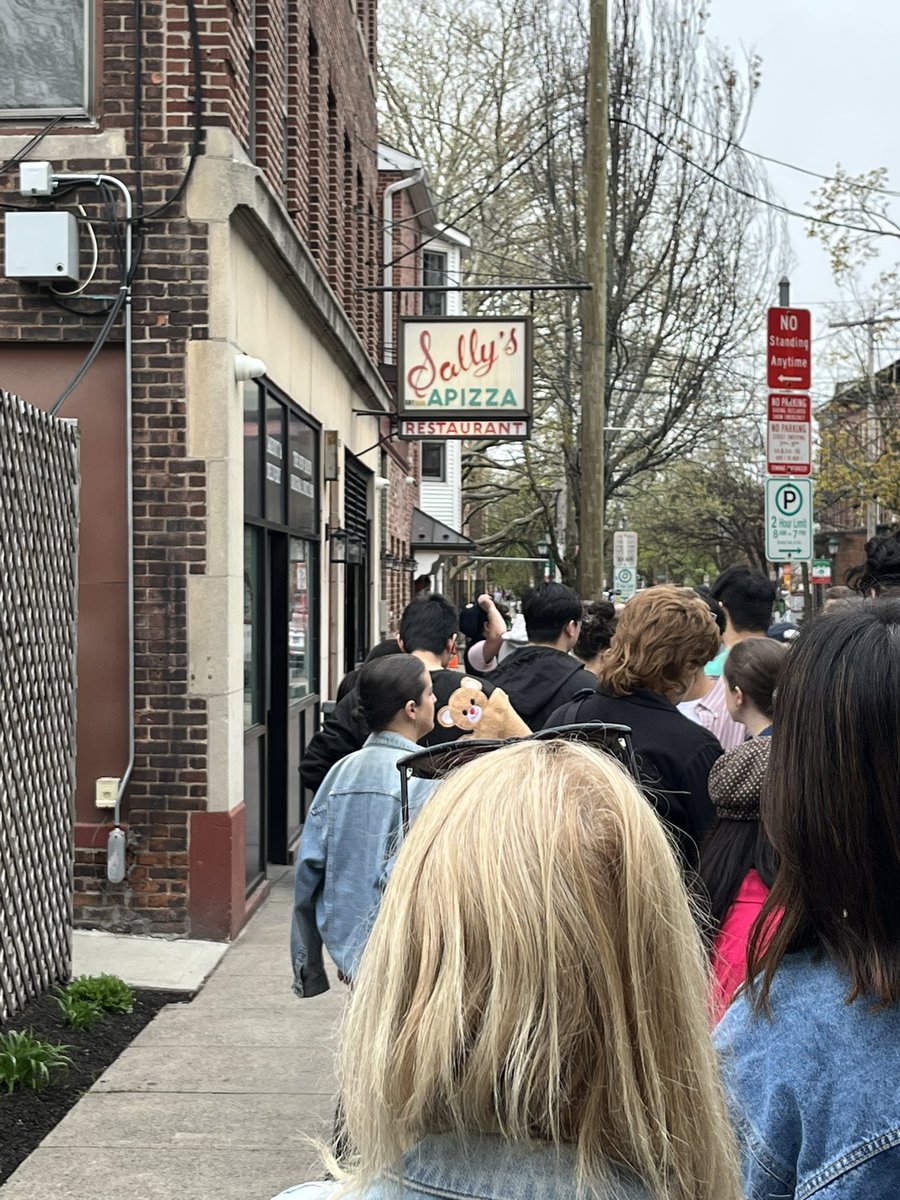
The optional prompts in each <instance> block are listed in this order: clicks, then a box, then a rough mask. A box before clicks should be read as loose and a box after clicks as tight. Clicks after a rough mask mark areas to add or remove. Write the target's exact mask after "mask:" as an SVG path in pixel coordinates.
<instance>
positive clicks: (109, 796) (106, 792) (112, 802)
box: [94, 775, 119, 808]
mask: <svg viewBox="0 0 900 1200" xmlns="http://www.w3.org/2000/svg"><path fill="white" fill-rule="evenodd" d="M95 789H96V790H95V794H94V804H95V805H96V806H97V808H115V807H116V793H117V792H118V790H119V781H118V779H116V778H115V777H114V776H111V775H104V776H103V777H101V778H100V779H98V780H97V782H96V784H95Z"/></svg>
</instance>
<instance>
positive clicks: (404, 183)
mask: <svg viewBox="0 0 900 1200" xmlns="http://www.w3.org/2000/svg"><path fill="white" fill-rule="evenodd" d="M424 178H425V168H424V167H419V169H418V170H417V171H416V172H414V173H413V174H412V175H407V176H406V178H405V179H398V180H397V181H396V182H395V183H390V184H388V186H387V187H386V188H385V189H384V195H383V196H382V198H381V217H382V225H383V229H382V234H381V239H382V242H381V256H382V260H383V262H384V267H383V268H382V273H381V282H382V284H383V285H384V287H385V288H390V287H393V285H394V266H393V258H394V196H396V194H397V193H398V192H404V191H406V189H407V188H411V187H413V186H414V185H415V184H417V183H421V182H422V180H423V179H424ZM393 334H394V298H393V293H391V292H389V291H386V292H385V293H384V309H383V311H382V320H381V340H382V362H385V363H395V362H396V361H397V355H396V351H395V347H394V342H393Z"/></svg>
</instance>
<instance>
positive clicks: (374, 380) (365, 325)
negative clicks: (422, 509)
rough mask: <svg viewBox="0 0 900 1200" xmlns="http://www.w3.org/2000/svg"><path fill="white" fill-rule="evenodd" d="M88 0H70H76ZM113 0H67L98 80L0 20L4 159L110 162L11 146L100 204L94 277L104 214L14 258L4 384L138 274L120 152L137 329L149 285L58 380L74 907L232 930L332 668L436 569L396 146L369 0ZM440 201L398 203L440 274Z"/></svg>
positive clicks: (75, 339) (343, 663)
mask: <svg viewBox="0 0 900 1200" xmlns="http://www.w3.org/2000/svg"><path fill="white" fill-rule="evenodd" d="M2 2H3V0H0V4H2ZM81 7H82V5H81V0H79V2H78V3H77V4H73V3H70V0H60V6H59V14H60V15H59V20H60V22H62V21H63V19H64V17H65V15H66V13H68V12H69V10H70V9H71V10H72V13H74V12H75V11H76V10H78V11H80V10H81ZM88 10H89V15H90V20H88V21H87V22H86V23H85V25H84V26H83V28H82V27H80V26H78V25H77V22H75V19H74V17H73V18H72V20H73V24H72V30H73V31H74V36H75V37H76V39H77V37H78V36H81V35H79V34H78V29H79V28H82V34H83V37H84V42H83V50H84V63H85V64H86V65H85V66H84V68H83V71H84V80H83V87H84V95H85V102H84V103H83V105H82V109H81V110H79V106H78V99H77V95H76V94H75V93H76V92H77V88H75V86H74V84H73V72H77V70H79V69H81V68H79V63H80V61H81V60H80V59H79V57H78V55H77V54H75V55H74V57H73V58H72V60H71V62H68V63H67V64H64V65H65V66H66V69H67V70H68V71H69V74H68V75H66V74H65V72H64V71H63V70H62V68H60V71H61V74H60V78H59V79H56V78H54V79H53V80H50V81H46V80H44V81H42V83H43V84H46V86H43V85H42V87H41V88H38V89H37V90H36V91H35V92H34V94H32V93H31V92H29V91H28V88H27V87H26V85H25V84H24V83H22V82H21V81H22V80H26V81H27V80H29V79H32V78H33V77H34V72H35V71H38V72H39V71H40V70H42V69H45V67H44V66H42V63H43V60H38V59H35V61H34V62H30V61H29V55H30V53H31V50H30V45H31V43H30V42H29V37H30V36H31V35H32V34H33V35H34V36H37V33H38V32H39V31H37V30H32V31H30V33H29V30H27V29H24V30H23V36H22V38H21V39H20V42H19V44H18V45H16V46H12V47H7V49H6V51H3V50H0V66H4V67H6V68H8V67H9V66H10V59H11V56H14V55H19V56H20V59H21V61H20V62H18V67H19V68H21V69H19V70H17V72H13V73H12V75H10V72H9V70H6V72H5V80H6V81H5V83H4V84H3V87H2V92H0V162H3V163H6V162H7V160H10V159H13V158H15V157H16V156H21V157H22V158H24V159H27V160H33V161H36V160H47V161H49V162H50V163H51V164H52V169H53V171H54V172H55V173H56V174H58V175H63V176H66V175H79V176H87V177H89V178H87V179H82V180H81V181H76V180H70V181H69V182H62V183H61V184H60V186H59V187H58V190H57V191H56V193H55V194H54V195H52V196H47V197H36V198H33V199H32V198H28V197H23V196H22V195H20V194H19V192H18V188H17V164H16V163H11V164H10V165H9V166H8V167H7V169H6V170H5V171H4V172H3V174H2V175H0V202H2V204H3V205H4V207H6V208H7V211H11V209H12V208H13V207H18V208H23V209H26V210H28V211H41V212H42V211H57V212H58V211H71V212H73V213H75V214H76V215H77V219H78V226H79V231H80V242H81V263H82V273H81V279H82V281H84V280H85V278H86V277H87V273H88V272H87V264H89V263H90V261H91V255H92V244H93V243H92V239H94V238H95V239H96V246H97V255H96V258H97V262H96V269H95V270H94V271H93V273H92V274H91V276H90V279H89V281H88V282H87V285H86V286H85V287H84V288H83V290H81V291H80V292H79V293H78V294H77V295H76V294H74V292H73V293H72V294H71V295H70V296H69V297H68V298H67V297H65V296H64V295H55V294H53V293H52V292H51V291H50V288H49V286H48V284H46V283H38V282H34V281H25V280H21V279H11V278H0V319H2V327H0V386H3V387H4V388H7V389H8V390H10V391H14V392H18V393H19V394H20V395H22V396H23V398H25V399H26V400H28V401H30V402H31V403H33V404H36V405H38V406H41V407H50V406H52V405H53V404H54V402H55V401H56V400H57V399H58V398H59V397H60V396H61V395H62V393H63V390H64V389H65V388H66V386H67V385H68V384H69V382H70V381H71V380H72V379H73V377H74V376H75V373H76V371H77V370H78V368H79V366H80V364H81V363H82V362H83V360H84V358H85V355H86V354H87V352H88V350H89V348H90V347H91V346H92V345H93V344H94V343H95V341H96V340H97V339H98V335H99V334H100V332H101V330H102V328H103V327H104V322H105V321H106V319H107V317H108V315H109V310H110V308H111V306H112V305H113V304H114V303H115V302H116V298H117V297H118V296H119V294H120V293H122V294H124V293H125V292H126V291H128V286H127V285H128V282H129V281H128V280H127V279H126V276H127V275H128V272H127V269H126V264H125V256H126V253H127V240H128V239H127V233H128V228H129V227H128V225H127V223H126V221H125V214H124V208H123V203H122V199H121V197H120V189H119V184H121V185H124V187H125V188H126V189H127V191H128V193H129V194H130V196H131V199H132V201H133V204H134V214H135V217H134V220H133V221H132V223H131V225H130V230H131V233H132V235H133V259H134V263H135V266H134V269H133V274H132V278H131V279H130V290H131V292H132V294H133V316H132V320H131V330H132V336H131V338H130V339H128V338H127V337H126V326H127V321H126V312H127V310H123V311H122V312H120V313H119V314H118V316H117V318H116V320H115V322H114V324H113V325H112V331H111V333H110V334H109V336H108V338H107V339H106V342H105V345H104V347H103V349H102V351H101V352H100V353H99V355H98V357H97V358H96V361H95V362H94V364H93V366H92V367H91V368H90V370H89V371H88V373H87V375H86V377H85V378H84V379H83V381H82V382H81V383H80V384H79V386H78V387H76V388H75V389H74V391H73V392H72V394H71V397H70V398H68V399H67V400H66V402H65V404H64V406H63V407H62V408H61V409H60V413H61V415H63V416H68V417H73V418H77V419H78V420H79V422H80V425H81V431H82V513H81V519H82V529H81V562H80V587H79V659H78V674H79V692H78V754H77V764H76V767H77V786H76V800H75V804H76V839H75V840H76V850H75V855H76V864H75V889H76V891H75V916H76V921H78V922H79V923H81V924H85V925H89V926H97V927H105V928H112V929H117V930H122V931H130V932H136V933H165V934H188V933H191V934H193V935H194V936H212V937H229V936H233V935H234V933H235V932H236V931H237V930H238V929H239V928H240V926H241V924H242V923H243V922H244V920H245V919H246V916H247V914H248V912H249V911H252V907H253V905H254V903H255V902H256V901H257V899H258V898H259V897H261V895H262V894H263V892H264V880H265V868H266V863H267V862H284V861H287V857H288V854H289V850H290V846H291V845H292V843H293V841H294V840H295V839H296V836H297V834H298V831H299V827H300V824H301V822H302V818H303V815H304V812H305V807H306V804H307V803H308V797H304V796H303V795H302V794H301V792H300V784H299V777H298V775H297V769H296V768H297V764H298V761H299V756H300V754H301V753H302V750H303V746H304V744H305V742H306V741H307V740H308V739H309V737H310V736H311V734H312V732H313V731H314V730H315V728H316V726H317V723H318V720H319V708H320V702H321V700H322V699H323V698H326V697H329V696H332V695H333V694H334V688H335V687H336V684H337V682H338V680H339V679H340V677H341V675H342V674H343V673H344V670H345V669H347V668H348V667H349V666H352V665H353V664H354V663H355V662H356V661H358V659H359V658H360V657H361V655H362V654H363V653H365V649H366V648H367V647H368V645H370V644H371V643H372V642H374V641H375V640H377V638H378V637H379V636H380V634H381V633H382V632H384V631H385V630H386V629H388V628H391V627H392V626H395V624H396V618H397V615H398V613H399V611H400V609H401V608H402V606H403V604H404V603H405V601H406V599H407V598H408V596H409V594H410V589H411V580H412V572H411V567H410V561H411V551H410V544H409V528H410V519H411V513H412V508H413V506H414V504H415V502H416V496H417V486H418V485H417V480H418V465H417V456H416V451H415V447H414V446H410V445H408V444H407V445H405V446H404V445H398V444H397V443H395V442H393V441H391V439H390V438H389V436H388V435H389V432H390V425H389V420H388V416H387V414H388V413H389V411H390V408H391V402H392V401H391V393H390V389H389V387H388V385H387V384H386V383H385V379H384V377H383V375H382V374H381V372H380V371H379V369H378V368H379V364H380V363H382V362H384V361H385V358H386V357H387V360H388V365H389V360H390V354H388V355H387V356H385V352H384V347H383V344H382V343H383V329H384V325H383V320H382V312H381V301H380V298H379V297H378V296H377V295H376V294H374V293H372V292H371V291H363V290H361V289H362V288H364V287H366V286H371V285H373V284H377V283H380V282H382V268H383V246H382V245H381V244H380V243H381V235H382V216H381V213H382V204H383V198H384V193H385V188H386V187H387V186H389V184H390V183H391V182H393V181H395V180H394V179H393V177H392V176H391V175H390V173H388V174H387V175H385V174H384V173H383V172H382V174H381V176H379V163H378V152H377V140H376V138H377V131H376V119H375V76H374V70H375V19H376V13H375V0H355V2H351V3H349V4H338V5H336V4H334V3H331V2H329V0H301V2H299V3H298V2H295V0H255V2H254V0H231V2H230V3H202V2H200V0H197V2H196V3H190V2H188V3H175V2H170V0H147V2H145V3H142V4H141V5H140V6H139V7H138V10H137V13H138V15H139V18H140V19H139V23H138V26H137V27H136V24H135V15H136V9H135V6H134V4H133V3H131V2H130V0H128V2H126V0H94V2H93V3H92V4H91V3H89V4H88ZM4 54H5V55H6V59H4ZM10 80H12V82H10ZM17 81H18V82H17ZM198 83H199V87H198ZM19 86H21V88H22V89H23V91H22V94H21V95H20V94H17V91H16V88H17V87H19ZM67 89H68V91H67ZM48 98H49V100H48ZM99 175H102V176H109V177H111V178H112V180H113V182H111V183H109V184H108V185H102V186H101V185H100V183H99V182H98V179H97V176H99ZM415 203H416V200H415V198H414V197H412V196H410V195H407V194H405V193H404V191H403V190H400V191H398V193H397V195H396V198H395V200H394V203H393V205H392V208H391V211H392V214H393V220H395V221H397V222H399V224H398V225H397V227H396V233H395V238H394V244H395V246H396V250H397V253H398V254H400V253H406V252H407V251H410V253H408V255H407V257H406V258H405V259H404V262H403V265H402V266H401V265H400V264H398V266H397V267H396V268H395V281H396V282H401V281H403V280H409V281H411V282H418V281H419V278H420V276H419V271H420V269H421V264H420V260H419V259H420V256H418V255H417V253H416V252H415V250H414V245H415V238H416V236H417V230H418V221H417V220H415V219H414V220H408V218H409V217H411V215H412V213H413V212H414V211H415V209H414V207H413V206H414V205H415ZM66 290H70V291H71V289H70V288H67V287H66V286H65V285H61V286H60V287H59V288H58V291H60V292H64V291H66ZM400 303H401V305H402V306H404V307H406V306H411V307H410V308H409V311H415V305H416V303H417V298H416V297H414V296H412V297H407V298H404V299H403V300H402V301H400ZM244 356H247V357H244ZM129 359H130V362H129ZM252 360H259V362H258V363H254V362H253V361H252ZM260 366H261V367H262V370H263V373H262V374H261V375H260V374H259V367H260ZM248 374H249V377H248ZM129 404H130V406H131V432H132V437H133V452H132V455H131V464H132V468H133V503H132V504H131V505H129V497H128V490H127V489H128V472H127V469H126V467H127V450H126V448H127V444H128V443H127V439H126V424H127V413H128V411H129ZM384 480H387V484H388V486H387V487H386V488H385V487H384V486H383V482H384ZM129 507H130V508H131V511H132V513H133V555H130V553H129V529H128V510H129ZM130 557H131V558H132V560H133V564H134V574H133V589H134V620H133V629H134V652H133V688H134V707H133V718H134V722H133V736H134V758H133V770H132V771H131V773H130V778H129V781H128V785H127V788H126V789H125V791H124V796H123V801H122V810H121V822H122V825H123V827H124V828H126V831H127V835H128V844H129V850H128V867H127V874H126V878H125V880H124V881H123V882H122V883H120V884H113V883H109V882H108V881H107V879H106V852H105V843H106V837H107V834H108V831H109V828H110V819H109V818H110V814H109V813H107V812H104V811H102V810H99V809H98V808H97V807H96V804H95V781H96V780H97V779H98V778H101V777H103V776H112V777H115V778H123V777H125V776H126V774H127V764H128V761H129V740H130V734H131V719H130V718H131V700H130V691H129V688H130V681H131V660H130V658H129V653H128V631H129V626H130V624H131V622H130V618H129V607H128V593H129V578H128V563H129V558H130Z"/></svg>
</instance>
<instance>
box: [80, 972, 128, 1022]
mask: <svg viewBox="0 0 900 1200" xmlns="http://www.w3.org/2000/svg"><path fill="white" fill-rule="evenodd" d="M65 994H66V995H67V996H70V997H71V998H72V999H74V1000H87V1001H89V1002H90V1003H92V1004H96V1005H97V1006H98V1007H99V1008H101V1009H103V1010H104V1012H115V1013H130V1012H131V1011H132V1009H133V1007H134V992H133V991H132V990H131V988H130V987H129V986H128V984H127V983H123V981H122V980H121V979H119V977H118V975H79V976H78V978H77V979H73V980H72V982H71V983H70V984H69V985H68V987H67V988H66V989H65Z"/></svg>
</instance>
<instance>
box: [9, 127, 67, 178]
mask: <svg viewBox="0 0 900 1200" xmlns="http://www.w3.org/2000/svg"><path fill="white" fill-rule="evenodd" d="M62 119H63V118H62V117H61V116H59V117H54V118H53V120H52V121H49V122H48V123H47V124H46V125H45V126H44V128H43V129H40V130H38V132H37V133H36V134H34V136H33V137H31V138H29V139H28V141H27V142H26V143H25V145H24V146H21V147H20V148H19V149H18V150H17V151H16V152H15V154H14V155H13V156H12V158H8V159H7V160H6V162H5V163H3V165H2V166H0V175H3V174H5V173H6V172H7V171H8V170H9V168H10V167H14V166H15V165H16V163H17V162H21V161H22V159H23V158H24V157H25V155H26V154H30V153H31V151H32V150H33V149H34V148H35V146H36V145H37V144H38V142H41V141H43V139H44V138H45V137H46V136H47V134H48V133H49V132H50V131H51V130H52V129H55V128H56V126H57V125H58V124H59V123H60V121H61V120H62Z"/></svg>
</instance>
